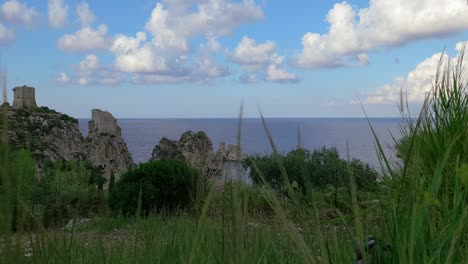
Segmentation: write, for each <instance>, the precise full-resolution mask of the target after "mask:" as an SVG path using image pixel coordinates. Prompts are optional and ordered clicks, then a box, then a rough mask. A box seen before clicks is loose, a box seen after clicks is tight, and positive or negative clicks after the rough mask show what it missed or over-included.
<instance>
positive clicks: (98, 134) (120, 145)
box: [86, 109, 133, 187]
mask: <svg viewBox="0 0 468 264" xmlns="http://www.w3.org/2000/svg"><path fill="white" fill-rule="evenodd" d="M88 129H89V134H88V139H87V143H86V157H87V159H88V160H89V161H90V162H91V164H92V165H93V166H95V167H100V168H102V169H103V176H104V178H106V179H107V180H109V179H110V177H111V175H112V174H114V175H115V176H116V178H118V176H119V175H120V174H121V173H123V172H125V171H127V170H128V169H129V168H130V167H132V166H133V159H132V156H131V155H130V152H129V151H128V147H127V144H126V143H125V141H124V140H123V138H122V136H121V129H120V127H119V125H118V124H117V120H116V119H115V118H114V117H113V116H112V114H111V113H109V112H106V111H101V110H99V109H93V111H92V120H91V121H89V123H88ZM108 182H109V181H107V183H108ZM105 187H106V185H105Z"/></svg>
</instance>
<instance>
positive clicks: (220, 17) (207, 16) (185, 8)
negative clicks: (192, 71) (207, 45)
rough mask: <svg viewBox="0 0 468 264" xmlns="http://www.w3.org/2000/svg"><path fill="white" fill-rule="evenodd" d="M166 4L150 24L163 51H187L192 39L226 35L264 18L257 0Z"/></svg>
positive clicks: (170, 0)
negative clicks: (241, 26) (255, 0)
mask: <svg viewBox="0 0 468 264" xmlns="http://www.w3.org/2000/svg"><path fill="white" fill-rule="evenodd" d="M164 3H165V4H166V6H167V7H166V6H165V5H164V4H162V3H158V4H157V5H156V7H155V8H154V10H153V12H152V13H151V17H150V19H149V20H148V22H147V23H146V29H147V30H148V31H149V32H151V34H152V35H153V44H154V45H155V46H156V47H158V48H160V49H162V50H176V51H182V52H186V51H188V49H189V44H188V39H189V38H192V37H197V36H202V37H206V36H207V37H219V36H224V35H227V34H230V33H231V32H232V31H233V29H234V28H236V27H238V26H240V25H243V24H247V23H250V22H253V21H255V20H258V19H261V18H263V11H262V10H261V8H260V7H259V6H257V5H256V4H255V2H254V1H253V0H242V1H241V2H230V1H227V0H200V1H180V0H166V1H164ZM191 10H195V11H191Z"/></svg>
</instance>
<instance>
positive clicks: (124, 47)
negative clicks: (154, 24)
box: [111, 32, 169, 73]
mask: <svg viewBox="0 0 468 264" xmlns="http://www.w3.org/2000/svg"><path fill="white" fill-rule="evenodd" d="M111 51H112V52H114V54H115V65H116V67H117V69H119V70H120V71H122V72H127V73H162V72H165V71H167V70H168V69H169V67H168V66H167V65H166V61H165V58H164V57H161V56H159V55H158V54H157V52H156V49H155V48H154V47H153V46H152V45H151V43H148V42H146V33H144V32H138V33H137V34H136V37H135V38H133V37H128V36H125V35H117V36H116V37H115V38H114V43H113V45H112V47H111Z"/></svg>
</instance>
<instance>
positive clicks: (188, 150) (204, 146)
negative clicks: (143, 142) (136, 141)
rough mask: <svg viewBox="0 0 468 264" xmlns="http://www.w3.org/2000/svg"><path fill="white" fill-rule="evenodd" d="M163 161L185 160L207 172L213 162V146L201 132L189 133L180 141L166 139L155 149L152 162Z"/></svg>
mask: <svg viewBox="0 0 468 264" xmlns="http://www.w3.org/2000/svg"><path fill="white" fill-rule="evenodd" d="M163 159H176V160H183V161H185V162H187V163H188V164H190V166H192V167H194V168H197V169H201V170H205V169H206V168H207V167H208V164H209V163H210V162H211V161H212V160H213V144H212V143H211V140H210V139H209V138H208V136H206V134H205V133H204V132H201V131H199V132H196V133H194V132H192V131H187V132H185V133H184V134H182V136H181V137H180V140H179V141H177V140H170V139H167V138H166V137H164V138H162V139H161V140H160V141H159V144H158V145H156V146H155V147H154V149H153V154H152V155H151V160H163Z"/></svg>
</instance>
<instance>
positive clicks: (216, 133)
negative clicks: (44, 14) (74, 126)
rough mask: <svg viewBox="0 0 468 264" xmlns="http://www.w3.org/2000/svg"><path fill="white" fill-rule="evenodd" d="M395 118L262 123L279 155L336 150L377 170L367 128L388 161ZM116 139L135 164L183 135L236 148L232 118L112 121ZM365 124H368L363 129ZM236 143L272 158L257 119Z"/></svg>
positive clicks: (84, 124) (84, 122) (248, 121)
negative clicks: (118, 135)
mask: <svg viewBox="0 0 468 264" xmlns="http://www.w3.org/2000/svg"><path fill="white" fill-rule="evenodd" d="M88 121H89V119H79V127H80V130H81V132H82V133H83V135H84V136H85V137H86V136H87V134H88ZM401 122H402V121H401V119H400V118H371V119H369V120H367V119H365V118H269V119H266V124H267V127H268V129H269V131H270V132H271V135H272V138H273V142H274V144H275V146H276V148H277V150H278V151H279V152H282V153H287V152H288V151H291V150H294V149H296V148H297V146H298V143H299V141H300V144H301V146H302V147H303V148H307V149H310V150H313V149H318V148H321V147H324V146H326V147H336V148H337V149H338V152H339V153H340V156H341V157H342V158H344V159H347V158H348V157H349V158H350V159H353V158H356V159H360V160H362V161H364V162H367V163H369V164H370V165H372V166H373V167H375V168H378V167H380V162H379V158H378V155H377V149H376V141H375V138H374V136H373V134H372V130H371V126H372V127H373V129H374V131H375V133H376V135H377V137H378V139H379V142H380V144H381V145H382V147H383V149H384V152H385V154H386V155H387V156H388V157H389V159H394V157H395V153H394V150H393V146H394V142H395V140H398V139H399V138H400V137H401V135H400V128H401V124H402V123H401ZM118 123H119V125H120V127H121V128H122V137H123V138H124V140H125V142H126V143H127V145H128V148H129V151H130V153H131V154H132V157H133V160H134V161H135V162H136V163H140V162H145V161H147V160H148V159H149V158H150V157H151V153H152V151H153V148H154V147H155V146H156V144H158V142H159V141H160V140H161V138H162V137H167V138H169V139H177V140H178V139H179V138H180V136H181V135H182V133H184V132H185V131H187V130H192V131H194V132H196V131H204V132H205V133H206V134H207V135H208V137H209V138H210V139H211V141H212V142H213V147H214V151H216V150H217V149H218V146H219V143H220V142H225V143H226V144H237V141H238V135H239V133H238V130H239V120H238V119H236V118H219V119H218V118H203V119H137V118H135V119H118ZM369 123H370V124H369ZM240 131H241V133H240V142H241V146H242V151H243V152H244V153H245V154H268V153H272V146H271V144H270V143H269V140H268V137H267V134H266V132H265V129H264V126H263V124H262V120H261V119H258V118H244V119H242V122H241V130H240Z"/></svg>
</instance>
